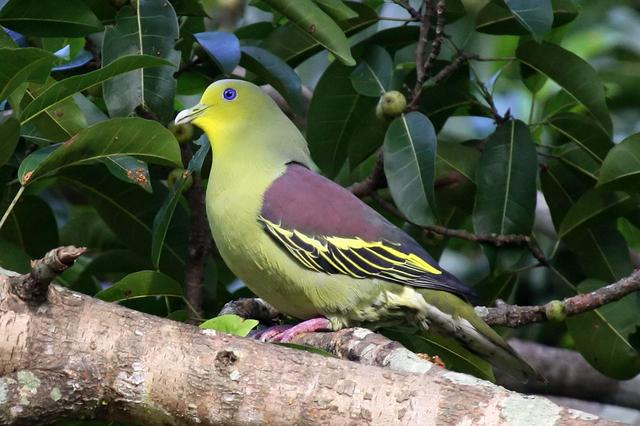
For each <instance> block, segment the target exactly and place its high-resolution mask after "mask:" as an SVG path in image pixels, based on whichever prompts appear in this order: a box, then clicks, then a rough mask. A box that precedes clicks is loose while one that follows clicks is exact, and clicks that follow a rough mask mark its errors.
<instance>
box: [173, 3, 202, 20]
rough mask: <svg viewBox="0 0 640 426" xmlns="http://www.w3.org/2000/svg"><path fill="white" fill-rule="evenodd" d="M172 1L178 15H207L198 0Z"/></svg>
mask: <svg viewBox="0 0 640 426" xmlns="http://www.w3.org/2000/svg"><path fill="white" fill-rule="evenodd" d="M172 3H173V8H174V9H175V11H176V15H178V16H202V17H205V16H207V17H208V16H209V15H207V12H205V11H204V9H203V8H202V4H200V0H173V1H172Z"/></svg>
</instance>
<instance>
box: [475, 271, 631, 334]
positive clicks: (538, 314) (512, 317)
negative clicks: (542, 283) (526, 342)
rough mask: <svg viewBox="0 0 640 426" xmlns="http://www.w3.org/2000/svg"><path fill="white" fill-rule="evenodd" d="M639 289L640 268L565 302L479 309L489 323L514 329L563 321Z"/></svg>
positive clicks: (556, 301)
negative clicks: (611, 282)
mask: <svg viewBox="0 0 640 426" xmlns="http://www.w3.org/2000/svg"><path fill="white" fill-rule="evenodd" d="M638 290H640V270H636V271H634V272H633V273H632V274H631V275H629V276H628V277H626V278H623V279H621V280H619V281H617V282H615V283H613V284H609V285H607V286H605V287H602V288H599V289H598V290H595V291H592V292H591V293H585V294H578V295H577V296H572V297H569V298H566V299H564V300H562V301H559V300H554V301H551V302H549V303H547V304H545V305H540V306H515V305H507V304H502V305H500V306H498V307H495V308H478V309H479V310H480V311H481V312H480V313H481V314H482V316H483V317H484V320H485V321H486V322H487V323H488V324H490V325H500V326H505V327H512V328H514V327H521V326H523V325H527V324H533V323H537V322H544V321H547V320H549V319H555V320H562V319H563V318H564V317H569V316H573V315H578V314H581V313H583V312H587V311H591V310H594V309H597V308H599V307H601V306H604V305H606V304H609V303H611V302H615V301H616V300H619V299H622V298H623V297H624V296H626V295H628V294H630V293H633V292H635V291H638ZM485 310H486V311H485Z"/></svg>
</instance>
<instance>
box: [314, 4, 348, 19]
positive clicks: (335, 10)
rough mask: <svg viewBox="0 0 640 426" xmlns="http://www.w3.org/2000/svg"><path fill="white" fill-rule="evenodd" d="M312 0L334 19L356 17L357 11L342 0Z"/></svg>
mask: <svg viewBox="0 0 640 426" xmlns="http://www.w3.org/2000/svg"><path fill="white" fill-rule="evenodd" d="M314 2H315V3H316V4H317V5H318V6H319V7H320V9H322V10H323V11H324V13H326V14H327V15H329V16H330V17H331V18H333V19H334V20H335V21H344V20H345V19H353V18H357V17H358V13H357V12H356V11H354V10H353V9H351V8H350V7H349V6H347V5H346V4H344V2H343V1H342V0H314Z"/></svg>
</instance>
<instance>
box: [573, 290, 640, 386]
mask: <svg viewBox="0 0 640 426" xmlns="http://www.w3.org/2000/svg"><path fill="white" fill-rule="evenodd" d="M606 284H607V283H606V282H603V281H599V280H586V281H584V282H582V283H581V284H580V285H579V289H580V293H588V292H590V291H593V290H596V289H598V288H600V287H602V286H604V285H606ZM637 311H638V308H637V306H636V304H635V303H634V300H633V298H632V297H630V296H627V297H625V298H623V299H622V300H619V301H617V302H613V303H610V304H608V305H605V306H603V307H601V308H598V309H596V310H593V311H589V312H585V313H582V314H579V315H576V316H573V317H569V318H567V328H568V330H569V333H571V337H573V340H574V342H575V345H576V348H577V349H578V350H579V351H580V353H581V354H582V356H583V357H584V358H585V359H586V360H587V361H588V362H589V364H591V365H592V366H593V367H594V368H596V369H597V370H598V371H600V372H602V373H603V374H606V375H607V376H609V377H612V378H614V379H617V380H627V379H631V378H632V377H634V376H636V375H637V374H638V373H640V353H638V350H637V349H635V348H634V347H633V345H632V344H631V343H630V342H629V336H630V335H631V334H632V333H633V332H634V331H635V328H636V326H637V325H638V318H637V315H636V314H637Z"/></svg>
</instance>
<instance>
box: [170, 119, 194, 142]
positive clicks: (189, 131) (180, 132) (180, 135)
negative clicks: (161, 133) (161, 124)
mask: <svg viewBox="0 0 640 426" xmlns="http://www.w3.org/2000/svg"><path fill="white" fill-rule="evenodd" d="M169 130H170V131H171V133H173V135H174V136H175V137H176V139H177V140H178V143H180V144H185V143H188V142H191V141H192V140H193V125H191V124H189V123H187V124H175V123H171V124H169Z"/></svg>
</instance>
